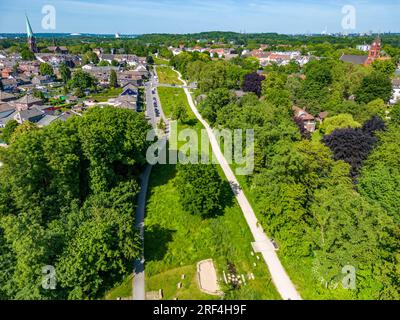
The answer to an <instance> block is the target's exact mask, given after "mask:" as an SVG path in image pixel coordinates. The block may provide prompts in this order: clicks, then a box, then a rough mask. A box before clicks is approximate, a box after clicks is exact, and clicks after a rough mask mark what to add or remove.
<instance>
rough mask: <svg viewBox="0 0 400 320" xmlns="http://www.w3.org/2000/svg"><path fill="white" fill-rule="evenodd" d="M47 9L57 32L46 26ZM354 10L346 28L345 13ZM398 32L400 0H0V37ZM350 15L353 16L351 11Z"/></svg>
mask: <svg viewBox="0 0 400 320" xmlns="http://www.w3.org/2000/svg"><path fill="white" fill-rule="evenodd" d="M45 5H52V6H54V8H55V12H56V15H55V29H54V30H48V29H44V28H43V26H42V20H43V18H44V17H45V14H43V13H42V9H43V7H44V6H45ZM346 5H351V6H353V7H354V9H355V18H356V19H355V24H354V27H355V28H352V29H344V28H343V24H342V20H343V19H344V18H345V15H346V13H345V14H344V13H342V9H343V7H344V6H346ZM25 12H26V14H27V15H28V16H29V19H30V21H31V25H32V29H33V31H34V32H35V33H51V32H53V33H96V34H114V33H117V32H118V33H121V34H144V33H195V32H202V31H234V32H247V33H251V32H277V33H285V34H299V33H322V32H324V31H327V32H328V33H336V32H349V33H353V32H369V31H373V32H389V31H391V32H400V23H399V22H398V21H399V17H400V0H380V1H378V0H353V1H350V0H336V1H334V0H324V1H322V0H287V1H285V0H283V1H282V0H249V1H245V0H183V1H182V0H53V1H51V0H0V13H1V15H0V33H23V32H25ZM347 13H349V12H347Z"/></svg>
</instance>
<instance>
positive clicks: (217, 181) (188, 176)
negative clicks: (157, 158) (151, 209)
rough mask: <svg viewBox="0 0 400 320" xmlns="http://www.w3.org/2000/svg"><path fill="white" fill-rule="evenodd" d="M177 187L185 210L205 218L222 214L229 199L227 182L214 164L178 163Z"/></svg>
mask: <svg viewBox="0 0 400 320" xmlns="http://www.w3.org/2000/svg"><path fill="white" fill-rule="evenodd" d="M177 188H178V192H179V195H180V201H181V204H182V206H183V208H184V209H185V211H187V212H189V213H191V214H195V215H199V216H202V217H203V218H207V217H213V216H216V215H218V214H220V212H221V210H222V209H223V208H224V206H223V204H224V203H225V202H226V201H227V199H226V198H225V197H226V188H227V187H226V182H224V181H223V180H222V179H221V177H220V175H219V173H218V170H217V168H216V166H214V165H207V164H181V165H178V180H177ZM228 188H229V187H228Z"/></svg>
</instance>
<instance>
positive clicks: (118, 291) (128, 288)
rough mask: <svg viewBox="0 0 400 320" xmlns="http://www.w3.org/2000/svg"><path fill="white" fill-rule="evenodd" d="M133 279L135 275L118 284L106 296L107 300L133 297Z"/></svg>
mask: <svg viewBox="0 0 400 320" xmlns="http://www.w3.org/2000/svg"><path fill="white" fill-rule="evenodd" d="M132 279H133V275H132V274H131V275H129V276H128V277H126V278H125V280H124V281H123V282H122V283H119V284H117V285H116V286H115V287H114V288H113V289H111V290H110V291H109V292H108V293H107V294H106V296H105V299H106V300H117V298H119V297H121V298H127V297H132Z"/></svg>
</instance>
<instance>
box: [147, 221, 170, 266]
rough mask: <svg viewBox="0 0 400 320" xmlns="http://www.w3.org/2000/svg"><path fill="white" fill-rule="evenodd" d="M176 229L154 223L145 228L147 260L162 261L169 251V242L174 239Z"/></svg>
mask: <svg viewBox="0 0 400 320" xmlns="http://www.w3.org/2000/svg"><path fill="white" fill-rule="evenodd" d="M175 232H176V231H174V230H169V229H165V228H162V227H161V226H160V225H153V226H150V227H148V228H146V230H145V237H144V243H145V250H144V254H145V260H146V261H147V262H149V261H161V260H163V259H164V256H165V254H166V253H167V251H168V243H169V242H171V241H172V237H173V234H174V233H175Z"/></svg>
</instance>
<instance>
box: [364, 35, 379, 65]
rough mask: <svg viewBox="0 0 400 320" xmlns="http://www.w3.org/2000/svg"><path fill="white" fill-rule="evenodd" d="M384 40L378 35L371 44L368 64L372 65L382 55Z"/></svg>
mask: <svg viewBox="0 0 400 320" xmlns="http://www.w3.org/2000/svg"><path fill="white" fill-rule="evenodd" d="M381 49H382V41H381V39H380V38H379V36H377V37H376V39H375V41H374V42H373V43H372V45H371V49H370V50H369V54H368V60H367V64H368V65H370V64H371V63H372V62H374V61H375V60H376V59H379V58H380V57H381Z"/></svg>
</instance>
